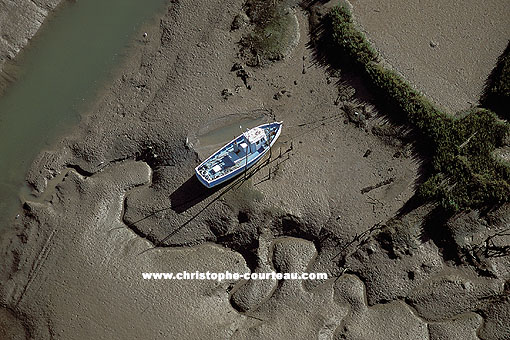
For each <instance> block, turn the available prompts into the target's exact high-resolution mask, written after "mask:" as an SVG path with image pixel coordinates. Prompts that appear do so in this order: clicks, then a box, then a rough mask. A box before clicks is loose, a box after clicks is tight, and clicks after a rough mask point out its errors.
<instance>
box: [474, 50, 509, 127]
mask: <svg viewBox="0 0 510 340" xmlns="http://www.w3.org/2000/svg"><path fill="white" fill-rule="evenodd" d="M480 102H481V103H482V105H483V106H484V107H487V108H490V109H491V110H493V111H495V112H496V113H498V114H499V115H500V116H501V117H502V118H505V119H510V41H509V42H508V45H507V47H506V49H505V51H504V52H503V54H502V55H501V56H500V57H499V58H498V61H497V63H496V67H495V68H494V70H493V71H492V72H491V74H490V76H489V78H488V80H487V84H486V87H485V90H484V93H483V95H482V98H481V100H480Z"/></svg>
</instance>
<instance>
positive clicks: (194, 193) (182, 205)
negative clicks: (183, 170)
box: [170, 175, 229, 214]
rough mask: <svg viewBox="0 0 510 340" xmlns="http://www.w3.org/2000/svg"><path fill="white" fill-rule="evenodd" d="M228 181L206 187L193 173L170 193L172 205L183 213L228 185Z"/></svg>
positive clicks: (173, 208)
mask: <svg viewBox="0 0 510 340" xmlns="http://www.w3.org/2000/svg"><path fill="white" fill-rule="evenodd" d="M228 183H229V182H227V183H224V184H223V185H218V186H216V187H213V188H206V187H205V186H204V185H203V184H202V183H200V181H199V180H198V178H197V176H195V175H193V176H191V177H190V178H189V179H188V180H187V181H186V182H184V183H183V184H181V186H180V187H178V188H177V189H176V190H175V191H174V192H172V194H170V204H171V205H170V207H171V209H172V210H173V211H175V212H176V213H178V214H181V213H183V212H185V211H186V210H188V209H190V208H192V207H194V206H195V205H197V204H198V203H200V202H202V201H203V200H205V199H206V198H208V197H210V196H211V195H213V194H215V193H216V192H218V191H219V190H220V189H222V188H224V187H225V186H227V185H228Z"/></svg>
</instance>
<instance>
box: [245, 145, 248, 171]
mask: <svg viewBox="0 0 510 340" xmlns="http://www.w3.org/2000/svg"><path fill="white" fill-rule="evenodd" d="M247 169H248V147H246V156H245V161H244V179H246V170H247Z"/></svg>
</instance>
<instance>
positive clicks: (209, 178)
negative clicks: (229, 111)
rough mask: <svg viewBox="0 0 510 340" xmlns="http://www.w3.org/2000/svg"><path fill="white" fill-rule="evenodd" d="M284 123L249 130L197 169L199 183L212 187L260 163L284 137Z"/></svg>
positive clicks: (263, 125) (268, 124)
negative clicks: (278, 140) (282, 132)
mask: <svg viewBox="0 0 510 340" xmlns="http://www.w3.org/2000/svg"><path fill="white" fill-rule="evenodd" d="M281 129H282V122H273V123H267V124H262V125H259V126H257V127H254V128H252V129H249V130H247V131H246V132H244V133H243V134H241V135H240V136H238V137H237V138H234V139H233V140H231V141H230V142H229V143H227V144H226V145H225V146H223V147H222V148H221V149H219V150H218V151H216V152H215V153H214V154H212V155H211V156H209V158H207V159H206V160H205V161H203V162H202V163H201V164H200V165H199V166H197V167H196V168H195V172H196V174H197V177H198V180H199V181H200V182H201V183H202V184H203V185H205V186H206V187H208V188H212V187H214V186H216V185H218V184H221V183H223V182H226V181H228V180H229V179H231V178H234V177H236V176H237V175H239V174H242V173H243V172H245V171H246V170H248V169H249V168H250V167H252V166H253V165H254V164H255V163H257V162H258V161H259V160H260V159H261V158H262V157H263V156H264V155H265V154H266V152H268V151H269V149H270V148H271V147H272V146H273V144H274V143H275V142H276V140H277V139H278V137H279V136H280V132H281Z"/></svg>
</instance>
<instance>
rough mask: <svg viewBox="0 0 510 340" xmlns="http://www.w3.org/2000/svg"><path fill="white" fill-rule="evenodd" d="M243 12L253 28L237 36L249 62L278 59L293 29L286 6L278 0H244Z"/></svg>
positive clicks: (294, 22) (292, 34)
mask: <svg viewBox="0 0 510 340" xmlns="http://www.w3.org/2000/svg"><path fill="white" fill-rule="evenodd" d="M245 11H246V14H247V15H248V17H249V18H250V21H251V22H252V24H254V28H253V31H252V32H250V33H248V34H246V35H245V36H243V38H242V39H241V45H242V46H243V51H244V53H245V55H246V56H247V57H248V58H250V59H253V60H252V62H255V61H256V62H258V61H259V60H280V59H282V58H283V57H284V56H285V54H286V52H287V50H288V49H289V48H290V46H291V45H292V43H293V39H294V36H295V34H296V29H297V27H296V21H295V19H294V17H293V13H292V12H291V11H290V9H289V8H288V7H287V6H286V5H285V4H284V3H283V1H281V0H275V1H270V0H248V1H247V2H246V4H245ZM255 59H258V60H255Z"/></svg>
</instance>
